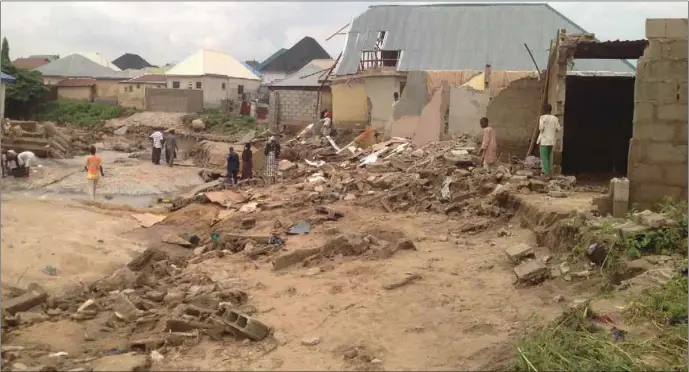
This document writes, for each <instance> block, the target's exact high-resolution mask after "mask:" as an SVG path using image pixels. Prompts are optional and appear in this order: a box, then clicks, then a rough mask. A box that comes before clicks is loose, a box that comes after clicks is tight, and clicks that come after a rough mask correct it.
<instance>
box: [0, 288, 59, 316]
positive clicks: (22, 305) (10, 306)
mask: <svg viewBox="0 0 689 372" xmlns="http://www.w3.org/2000/svg"><path fill="white" fill-rule="evenodd" d="M47 298H48V295H47V294H46V293H45V292H44V291H43V290H40V289H34V290H31V291H28V292H27V293H24V294H23V295H21V296H19V297H15V298H10V299H3V300H2V309H3V310H4V311H7V312H8V313H9V314H11V315H14V314H16V313H18V312H20V311H27V310H31V309H33V308H34V307H36V306H38V305H40V304H42V303H43V302H45V300H46V299H47Z"/></svg>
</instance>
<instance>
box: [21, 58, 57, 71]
mask: <svg viewBox="0 0 689 372" xmlns="http://www.w3.org/2000/svg"><path fill="white" fill-rule="evenodd" d="M50 62H51V61H50V60H49V59H48V58H17V59H15V60H14V61H12V64H13V65H14V67H16V68H19V69H22V70H33V69H36V68H39V67H41V66H43V65H47V64H48V63H50Z"/></svg>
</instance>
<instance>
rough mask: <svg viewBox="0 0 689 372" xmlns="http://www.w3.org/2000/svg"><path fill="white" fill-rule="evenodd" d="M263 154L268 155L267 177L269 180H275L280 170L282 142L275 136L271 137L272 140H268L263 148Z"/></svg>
mask: <svg viewBox="0 0 689 372" xmlns="http://www.w3.org/2000/svg"><path fill="white" fill-rule="evenodd" d="M263 155H265V156H266V178H268V181H269V182H275V177H276V176H277V171H278V159H279V158H280V144H279V143H278V141H277V139H275V136H271V137H270V141H268V143H267V144H266V147H265V149H264V150H263Z"/></svg>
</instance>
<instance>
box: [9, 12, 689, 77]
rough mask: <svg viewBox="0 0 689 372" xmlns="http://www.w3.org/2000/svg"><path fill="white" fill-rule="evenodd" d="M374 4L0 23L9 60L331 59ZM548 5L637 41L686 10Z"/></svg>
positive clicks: (71, 15) (25, 16)
mask: <svg viewBox="0 0 689 372" xmlns="http://www.w3.org/2000/svg"><path fill="white" fill-rule="evenodd" d="M373 4H383V3H367V2H303V3H296V2H295V3H256V2H234V3H233V2H220V3H215V2H188V3H184V2H152V3H148V2H25V1H13V2H8V1H3V2H2V3H1V4H0V7H1V10H0V17H1V18H2V19H1V21H2V22H1V23H0V24H1V25H2V30H1V33H2V36H4V37H7V39H8V41H9V43H10V57H11V58H12V59H14V58H17V57H26V56H28V55H30V54H60V55H61V56H66V55H69V54H71V53H74V52H99V53H101V55H103V56H104V57H105V58H107V59H108V60H113V59H115V58H117V57H119V56H120V55H122V54H123V53H125V52H129V53H136V54H139V55H141V56H142V57H143V58H144V59H146V60H148V61H149V62H150V63H152V64H155V65H163V64H165V63H167V62H179V61H181V60H183V59H184V58H185V57H186V56H187V55H189V54H191V53H193V52H195V51H196V50H198V49H199V48H202V47H205V48H210V49H216V50H219V51H222V52H226V53H228V54H230V55H232V56H233V57H235V58H236V59H238V60H242V61H243V60H250V59H256V60H259V61H262V60H263V59H265V58H266V57H268V56H269V55H270V54H272V53H273V52H275V51H276V50H277V49H279V48H289V47H291V46H292V45H293V44H294V43H296V42H297V41H299V40H300V39H301V38H303V37H304V36H311V37H313V38H314V39H316V40H317V41H318V42H320V43H321V45H323V47H324V48H325V49H326V50H327V51H328V52H329V53H330V54H331V55H332V56H333V58H335V57H336V56H337V55H338V54H339V52H340V51H341V49H342V44H343V42H344V37H343V36H336V37H334V38H333V39H331V40H330V41H328V42H326V41H325V39H326V38H327V37H328V36H330V35H331V34H333V33H335V32H336V31H337V30H338V29H340V28H341V27H342V26H344V25H346V24H347V23H348V22H350V21H351V20H352V18H353V17H355V16H356V15H358V14H360V13H362V12H363V11H364V10H365V9H366V8H367V7H368V6H369V5H373ZM387 4H397V3H387ZM406 4H410V3H406ZM550 4H551V5H552V6H553V7H554V8H555V9H557V10H558V11H560V12H561V13H563V14H564V15H565V16H567V17H569V18H570V19H571V20H573V21H574V22H575V23H577V24H579V26H581V27H583V28H584V29H585V30H587V31H589V32H594V33H595V34H596V37H597V38H598V39H601V40H606V39H641V38H643V37H644V23H645V19H646V18H680V17H684V18H686V17H687V14H688V11H687V9H688V8H687V3H686V2H674V3H671V2H659V3H653V2H646V3H643V2H616V3H613V2H611V3H597V2H591V3H581V2H580V3H573V2H556V3H550Z"/></svg>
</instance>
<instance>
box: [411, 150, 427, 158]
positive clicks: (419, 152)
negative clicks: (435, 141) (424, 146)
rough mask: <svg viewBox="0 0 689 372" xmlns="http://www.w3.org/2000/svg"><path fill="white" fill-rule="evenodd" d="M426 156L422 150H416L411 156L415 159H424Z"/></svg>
mask: <svg viewBox="0 0 689 372" xmlns="http://www.w3.org/2000/svg"><path fill="white" fill-rule="evenodd" d="M424 155H426V153H425V152H424V151H423V150H421V149H416V150H414V151H412V152H411V156H413V157H415V158H423V157H424Z"/></svg>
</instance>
